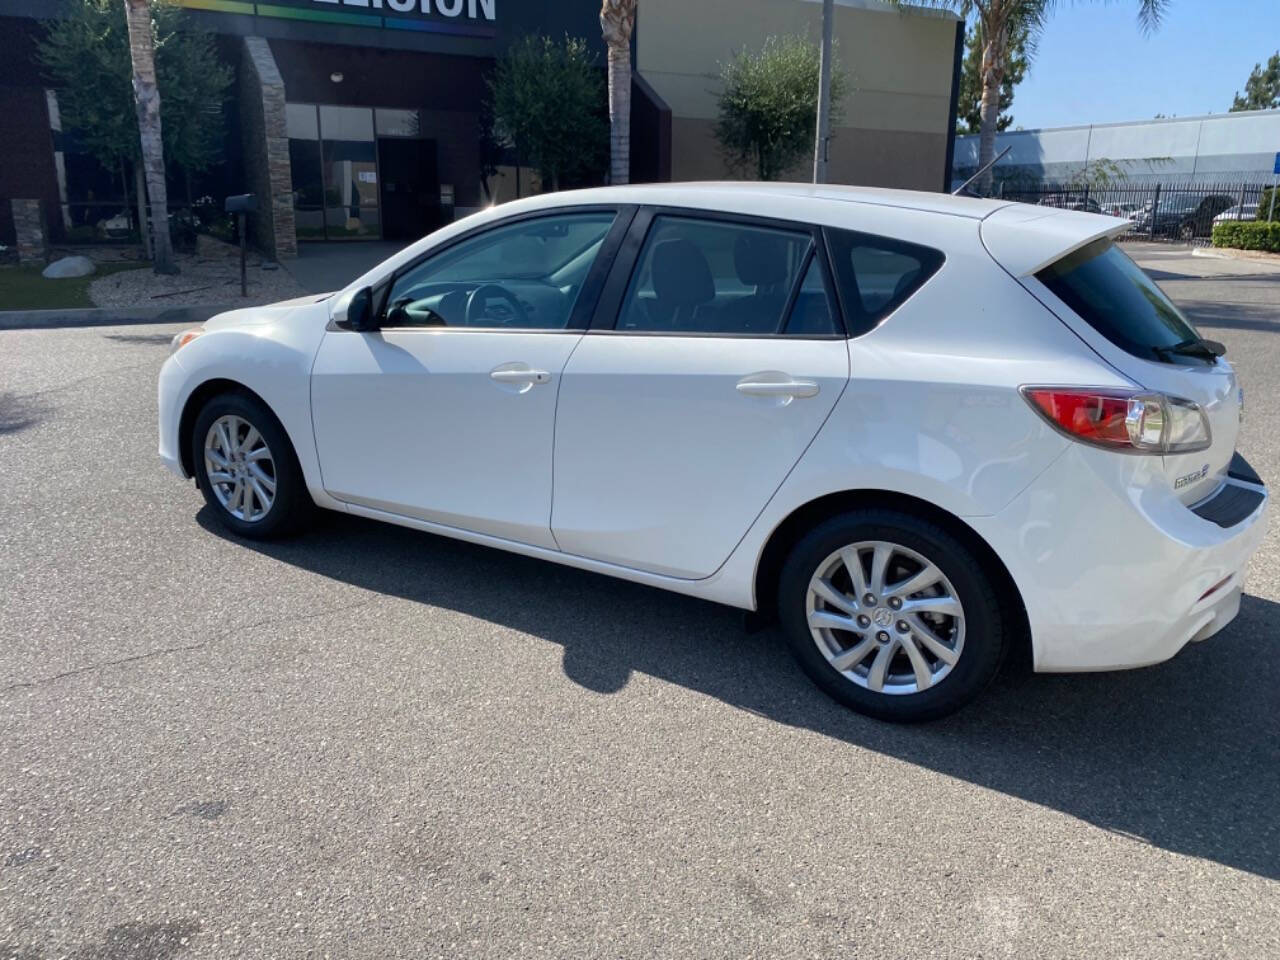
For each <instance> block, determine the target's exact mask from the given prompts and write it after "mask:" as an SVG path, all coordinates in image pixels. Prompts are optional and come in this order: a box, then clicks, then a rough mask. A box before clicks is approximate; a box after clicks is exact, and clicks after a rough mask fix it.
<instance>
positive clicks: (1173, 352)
mask: <svg viewBox="0 0 1280 960" xmlns="http://www.w3.org/2000/svg"><path fill="white" fill-rule="evenodd" d="M1152 350H1153V351H1154V352H1155V353H1156V355H1157V356H1161V357H1171V356H1176V357H1200V358H1202V359H1204V360H1209V361H1211V362H1212V361H1213V360H1216V359H1217V358H1218V357H1221V356H1223V355H1225V354H1226V352H1227V348H1226V347H1225V346H1224V345H1223V344H1221V343H1219V342H1218V341H1217V340H1206V339H1205V338H1204V337H1192V338H1191V339H1190V340H1183V341H1182V342H1181V343H1175V344H1174V345H1173V346H1171V347H1152Z"/></svg>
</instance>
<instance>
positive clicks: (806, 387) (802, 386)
mask: <svg viewBox="0 0 1280 960" xmlns="http://www.w3.org/2000/svg"><path fill="white" fill-rule="evenodd" d="M738 392H739V393H742V394H746V395H747V396H749V397H816V396H817V395H818V385H817V384H816V383H815V382H814V381H812V380H781V379H779V380H755V379H751V378H747V379H744V380H739V381H738Z"/></svg>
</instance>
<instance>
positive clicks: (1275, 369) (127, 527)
mask: <svg viewBox="0 0 1280 960" xmlns="http://www.w3.org/2000/svg"><path fill="white" fill-rule="evenodd" d="M1136 249H1137V250H1138V251H1139V253H1140V256H1141V258H1142V262H1143V264H1144V265H1145V266H1146V267H1147V268H1148V269H1150V270H1151V271H1152V273H1153V274H1154V276H1155V277H1156V278H1157V279H1158V280H1159V281H1160V282H1161V283H1162V284H1163V285H1164V286H1165V288H1166V290H1168V291H1169V293H1170V294H1171V295H1172V296H1173V297H1174V298H1175V299H1177V300H1178V301H1179V302H1180V303H1182V304H1183V305H1184V306H1185V307H1186V309H1187V310H1188V311H1189V313H1190V314H1191V315H1192V317H1193V319H1195V320H1196V321H1197V322H1198V323H1199V324H1200V326H1201V328H1202V331H1203V332H1204V333H1205V334H1206V335H1207V336H1212V337H1215V338H1217V339H1221V340H1222V341H1224V342H1225V343H1226V344H1227V345H1228V348H1229V357H1230V359H1231V360H1232V361H1233V362H1234V363H1235V364H1236V366H1237V368H1238V370H1239V371H1240V376H1241V379H1242V382H1243V384H1244V387H1245V391H1246V396H1247V419H1246V423H1245V427H1244V433H1243V437H1242V441H1241V449H1242V451H1243V452H1244V453H1245V455H1246V456H1247V457H1248V458H1249V459H1250V460H1251V461H1252V462H1253V464H1254V466H1255V467H1256V468H1257V469H1258V471H1259V472H1260V473H1261V474H1262V475H1263V476H1264V478H1267V479H1268V480H1274V479H1275V478H1278V477H1280V268H1277V267H1275V266H1271V265H1263V264H1258V263H1250V262H1242V261H1220V260H1212V259H1207V258H1201V257H1195V258H1192V257H1190V256H1188V255H1186V254H1185V253H1182V252H1178V251H1173V250H1168V249H1160V248H1152V249H1148V248H1136ZM175 329H176V328H174V327H156V326H129V327H90V328H79V329H64V330H16V331H5V332H0V960H7V958H10V957H18V958H21V960H51V958H55V957H66V956H70V957H76V958H81V960H89V958H145V960H165V958H170V957H174V958H182V960H187V958H192V960H194V958H214V957H218V958H223V957H231V956H253V957H294V956H298V957H302V956H316V957H321V956H331V957H361V958H388V957H399V956H404V957H492V958H514V957H578V956H583V957H587V956H590V957H628V958H630V957H637V958H639V957H643V958H654V957H677V956H679V957H685V956H688V957H700V958H701V957H707V958H711V957H732V958H735V960H742V958H747V957H762V958H778V957H836V956H839V957H857V958H881V957H883V958H918V957H925V956H930V957H956V958H961V957H964V958H968V957H1019V958H1027V957H1037V958H1048V957H1115V958H1129V957H1197V958H1199V957H1242V958H1245V957H1247V958H1262V957H1280V925H1278V924H1277V922H1276V921H1277V918H1278V917H1280V817H1278V816H1277V814H1276V809H1277V798H1278V797H1280V532H1277V531H1275V530H1274V523H1273V532H1272V533H1271V534H1270V535H1269V538H1268V540H1267V541H1266V543H1265V545H1264V547H1263V548H1262V550H1261V551H1260V552H1259V554H1258V555H1257V556H1256V558H1255V560H1254V562H1253V566H1252V568H1251V570H1250V574H1249V582H1248V587H1247V590H1248V594H1249V595H1248V596H1247V597H1246V599H1245V601H1244V605H1243V608H1242V610H1241V614H1240V617H1239V619H1238V620H1237V621H1236V622H1235V623H1234V624H1233V625H1232V626H1231V627H1230V628H1228V630H1227V631H1226V632H1224V633H1223V634H1221V635H1220V636H1219V637H1217V638H1215V639H1214V640H1213V641H1211V642H1210V643H1207V644H1204V645H1200V646H1197V647H1194V648H1192V649H1189V650H1188V651H1186V652H1185V653H1184V654H1183V655H1182V656H1181V657H1179V658H1178V659H1176V660H1174V661H1172V662H1170V663H1168V664H1164V665H1162V666H1159V667H1154V668H1150V669H1146V670H1140V671H1133V672H1129V673H1117V674H1105V675H1092V676H1074V677H1070V676H1068V677H1062V676H1035V675H1032V674H1030V673H1029V672H1028V670H1027V668H1026V667H1025V666H1019V665H1018V664H1013V665H1011V666H1010V667H1009V668H1008V669H1006V670H1005V671H1004V673H1003V674H1002V675H1001V676H1000V678H999V679H998V680H997V683H996V686H995V688H994V689H993V690H992V691H991V692H990V693H989V694H988V695H987V696H986V698H985V699H984V700H982V701H981V702H980V703H979V704H977V705H976V706H974V707H972V708H970V709H968V710H967V711H965V712H963V713H962V714H960V715H958V716H956V717H954V718H952V719H950V720H947V721H944V722H940V723H936V724H933V725H929V726H923V727H913V728H899V727H893V726H888V725H885V724H881V723H878V722H875V721H871V720H867V719H864V718H861V717H859V716H857V715H854V714H852V713H849V712H847V711H845V710H844V709H842V708H840V707H837V706H836V705H834V704H833V703H831V702H829V701H828V700H826V699H824V698H823V696H822V695H821V694H819V693H818V692H817V691H816V690H815V689H814V688H813V687H811V686H810V684H809V683H808V681H807V680H806V679H805V678H804V677H803V676H802V675H801V674H800V672H799V670H798V669H797V668H796V667H795V666H793V664H792V662H791V660H790V659H789V657H788V655H787V654H786V652H785V650H784V649H783V647H782V643H781V641H780V639H779V637H778V636H776V635H775V634H774V633H772V632H770V631H765V632H760V633H753V634H748V633H746V632H744V630H743V629H742V618H741V615H740V614H738V613H736V612H735V611H733V610H729V609H727V608H721V607H716V606H712V605H710V604H706V603H702V602H699V601H694V600H690V599H686V598H682V597H676V596H673V595H668V594H665V593H660V592H657V591H654V590H650V589H647V588H643V587H639V586H635V585H631V584H626V583H621V582H616V581H612V580H608V579H605V578H603V577H599V576H595V575H592V574H586V573H581V572H577V571H573V570H569V569H565V568H560V567H556V566H553V565H548V564H543V563H539V562H537V561H533V560H528V559H524V558H520V557H514V556H510V555H507V554H502V553H497V552H493V551H490V550H486V549H482V548H478V547H473V546H468V545H465V544H461V543H457V542H453V541H449V540H444V539H440V538H436V537H432V536H429V535H425V534H420V533H416V532H412V531H408V530H403V529H398V528H394V527H389V526H382V525H378V524H375V523H372V522H366V521H362V520H356V519H352V518H347V517H342V516H338V515H336V514H331V515H326V516H325V517H324V518H323V520H322V522H321V523H320V525H319V526H318V528H317V529H316V530H315V531H314V532H312V533H311V534H309V535H307V536H305V537H302V538H299V539H296V540H291V541H287V542H284V543H279V544H272V545H266V546H263V545H258V544H248V543H243V542H238V541H235V540H233V539H231V538H230V537H229V536H228V535H226V534H224V533H222V532H221V531H220V530H219V529H218V528H217V527H216V526H215V525H214V522H213V521H212V519H211V517H210V515H209V513H208V511H207V510H206V509H205V508H204V504H203V500H202V499H201V498H200V495H199V494H198V492H197V491H196V490H195V488H194V487H193V486H191V485H183V484H182V483H180V482H179V481H178V480H177V479H176V478H174V477H172V476H171V475H169V474H168V473H166V472H165V471H164V469H163V467H162V466H161V465H160V462H159V461H158V459H157V458H156V455H155V446H156V443H155V404H156V400H155V390H154V384H155V374H156V371H157V370H158V368H159V366H160V364H161V362H162V361H163V359H164V358H165V356H166V353H167V346H168V341H169V337H170V336H171V335H172V333H173V332H174V331H175ZM1117 549H1123V545H1122V544H1117Z"/></svg>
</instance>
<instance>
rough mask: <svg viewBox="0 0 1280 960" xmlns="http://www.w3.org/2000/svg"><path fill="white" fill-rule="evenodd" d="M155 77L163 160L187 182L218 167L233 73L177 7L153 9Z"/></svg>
mask: <svg viewBox="0 0 1280 960" xmlns="http://www.w3.org/2000/svg"><path fill="white" fill-rule="evenodd" d="M155 13H156V32H157V34H158V37H159V38H158V40H157V44H156V72H157V73H158V75H159V78H160V89H161V91H162V92H163V94H164V102H163V104H162V106H161V110H160V113H161V117H162V119H163V122H164V155H165V159H166V161H167V162H168V163H170V164H172V165H173V166H175V167H177V168H178V169H179V170H181V171H182V172H183V174H184V176H185V178H186V187H187V192H188V196H187V202H188V203H190V202H191V197H190V189H191V176H192V175H193V174H201V173H204V172H205V171H206V170H209V169H210V168H211V167H214V166H216V165H217V164H219V163H220V162H222V158H223V147H224V144H225V143H226V120H225V116H226V104H227V96H228V92H229V90H230V89H231V81H232V70H231V67H230V66H228V65H227V64H225V63H223V62H222V60H221V59H220V58H219V57H218V51H217V47H216V45H215V43H214V39H213V34H211V33H209V32H207V31H205V30H198V29H192V27H191V25H190V23H189V22H188V21H187V17H186V14H185V13H183V12H182V11H181V10H180V9H178V8H177V7H173V6H169V5H167V4H166V5H161V6H159V7H156V8H155Z"/></svg>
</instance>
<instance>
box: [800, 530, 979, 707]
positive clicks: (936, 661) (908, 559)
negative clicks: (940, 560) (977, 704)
mask: <svg viewBox="0 0 1280 960" xmlns="http://www.w3.org/2000/svg"><path fill="white" fill-rule="evenodd" d="M805 615H806V617H807V619H808V623H809V632H810V634H811V635H812V637H813V641H814V643H815V644H817V647H818V650H819V651H820V652H821V653H822V655H823V656H824V657H825V658H826V660H827V662H828V663H829V664H830V665H831V666H832V667H834V668H835V669H836V670H838V671H839V672H840V673H841V674H843V675H844V677H845V678H847V679H848V680H850V681H852V682H853V683H855V684H857V685H858V686H860V687H864V688H865V689H867V690H871V691H872V692H874V693H886V694H912V693H921V692H923V691H925V690H928V689H930V688H931V687H933V686H936V685H937V684H938V683H940V682H941V681H942V680H943V679H945V678H946V677H947V675H948V674H949V673H951V671H952V670H953V669H954V667H955V665H956V663H957V662H958V661H959V659H960V655H961V653H962V652H963V649H964V630H965V617H964V607H963V606H962V604H961V603H960V598H959V595H958V594H957V593H956V590H955V587H953V586H952V584H951V581H950V580H948V579H947V577H946V575H945V574H943V572H942V571H941V570H940V569H939V568H938V566H937V565H936V564H934V563H932V562H931V561H930V560H928V559H927V558H926V557H924V556H922V555H921V554H919V553H917V552H916V551H914V550H911V549H909V548H908V547H904V546H902V545H901V544H897V543H890V542H887V541H883V540H868V541H863V542H860V543H854V544H850V545H849V546H846V547H842V548H841V549H839V550H837V551H835V552H834V553H832V554H831V555H830V556H828V557H827V558H826V559H825V560H824V561H823V562H822V563H821V564H819V566H818V569H817V570H816V571H815V572H814V574H813V577H812V578H811V579H810V581H809V589H808V591H807V593H806V596H805Z"/></svg>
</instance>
